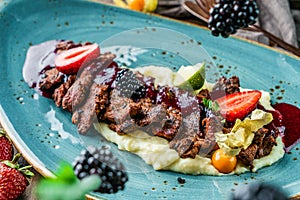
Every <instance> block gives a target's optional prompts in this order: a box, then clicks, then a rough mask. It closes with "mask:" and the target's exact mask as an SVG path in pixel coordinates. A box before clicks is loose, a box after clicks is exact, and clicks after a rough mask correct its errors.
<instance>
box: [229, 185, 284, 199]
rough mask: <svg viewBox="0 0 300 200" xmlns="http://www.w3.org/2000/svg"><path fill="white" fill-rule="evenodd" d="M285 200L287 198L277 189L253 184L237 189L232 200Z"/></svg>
mask: <svg viewBox="0 0 300 200" xmlns="http://www.w3.org/2000/svg"><path fill="white" fill-rule="evenodd" d="M250 199H251V200H287V199H288V198H287V196H286V195H285V194H284V192H282V191H281V190H280V189H279V188H277V187H275V186H272V185H269V184H265V183H253V184H249V185H244V186H241V187H239V188H237V190H236V192H235V193H234V194H233V197H232V200H250Z"/></svg>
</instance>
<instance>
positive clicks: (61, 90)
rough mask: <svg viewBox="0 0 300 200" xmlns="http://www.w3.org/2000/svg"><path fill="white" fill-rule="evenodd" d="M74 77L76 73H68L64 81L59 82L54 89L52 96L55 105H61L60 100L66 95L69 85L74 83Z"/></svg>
mask: <svg viewBox="0 0 300 200" xmlns="http://www.w3.org/2000/svg"><path fill="white" fill-rule="evenodd" d="M75 79H76V75H70V76H69V77H68V79H67V81H66V82H65V83H63V84H61V85H60V86H59V87H58V88H56V89H55V90H54V93H53V95H52V97H53V100H54V102H55V105H56V106H57V107H61V104H62V100H63V98H64V96H65V95H66V93H67V91H68V89H70V87H71V86H72V84H73V83H74V81H75Z"/></svg>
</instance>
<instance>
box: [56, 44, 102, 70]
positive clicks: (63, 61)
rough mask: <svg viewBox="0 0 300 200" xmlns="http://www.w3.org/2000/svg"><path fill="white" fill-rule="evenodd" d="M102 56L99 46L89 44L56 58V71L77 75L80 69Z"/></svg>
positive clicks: (63, 52) (65, 52)
mask: <svg viewBox="0 0 300 200" xmlns="http://www.w3.org/2000/svg"><path fill="white" fill-rule="evenodd" d="M99 55H100V48H99V46H98V44H89V45H85V46H81V47H76V48H72V49H69V50H66V51H62V52H61V53H60V54H59V55H58V56H57V57H56V58H55V66H56V69H57V70H58V71H60V72H62V73H64V74H76V73H77V72H78V70H79V69H80V67H82V66H83V65H84V64H86V63H88V62H89V61H91V60H93V59H95V58H97V57H98V56H99Z"/></svg>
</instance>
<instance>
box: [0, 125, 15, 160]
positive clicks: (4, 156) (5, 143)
mask: <svg viewBox="0 0 300 200" xmlns="http://www.w3.org/2000/svg"><path fill="white" fill-rule="evenodd" d="M12 157H13V145H12V143H11V142H10V140H9V139H8V138H7V137H6V134H5V131H4V130H3V129H1V128H0V161H1V160H11V159H12Z"/></svg>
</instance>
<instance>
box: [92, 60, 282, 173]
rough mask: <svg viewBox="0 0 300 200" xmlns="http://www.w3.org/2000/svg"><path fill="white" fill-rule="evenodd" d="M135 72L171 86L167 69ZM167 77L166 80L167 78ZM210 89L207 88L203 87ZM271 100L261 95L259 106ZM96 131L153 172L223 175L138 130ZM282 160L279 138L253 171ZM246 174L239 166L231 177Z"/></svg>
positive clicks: (101, 128)
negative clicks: (136, 157)
mask: <svg viewBox="0 0 300 200" xmlns="http://www.w3.org/2000/svg"><path fill="white" fill-rule="evenodd" d="M136 70H137V71H140V72H141V73H143V74H145V75H147V76H152V77H155V78H156V81H157V83H160V84H168V85H171V84H172V80H173V77H174V72H172V71H171V70H169V69H167V68H163V67H159V68H158V67H156V66H149V67H143V68H137V69H136ZM166 77H168V78H166ZM206 86H207V87H209V85H206ZM269 100H270V96H269V94H268V92H263V95H262V99H261V101H260V102H261V103H262V104H263V105H265V104H266V106H267V107H268V108H269V106H270V103H269V102H270V101H269ZM95 128H96V129H97V130H98V132H100V133H101V134H102V136H104V137H105V138H106V139H107V140H108V141H111V142H113V143H115V144H117V145H118V148H119V149H120V150H126V151H130V152H132V153H134V154H136V155H138V156H139V157H141V158H142V159H143V160H144V161H145V162H146V163H147V164H149V165H152V166H153V168H154V169H155V170H171V171H175V172H180V173H185V174H194V175H198V174H207V175H224V174H222V173H220V172H218V170H217V169H215V167H214V166H213V165H212V163H211V159H210V158H207V157H202V156H199V155H197V156H196V158H195V159H192V158H185V159H183V158H180V157H179V156H178V153H177V152H176V151H175V150H173V149H170V148H169V144H168V141H167V140H166V139H163V138H161V137H156V136H149V135H148V134H147V133H145V132H142V131H140V130H138V131H135V132H133V133H132V134H127V135H122V136H121V135H118V134H117V133H116V132H114V131H112V130H111V129H110V128H109V127H108V125H107V124H105V123H98V124H95ZM283 156H284V150H283V143H282V140H281V138H280V137H278V138H277V146H274V147H273V150H272V152H271V153H270V154H269V155H268V156H265V157H263V158H260V159H255V160H254V169H253V171H257V170H258V169H260V168H262V167H265V166H270V165H272V164H273V163H275V162H277V161H278V160H280V159H281V158H282V157H283ZM246 171H249V168H246V167H244V166H242V165H241V164H239V163H238V165H237V167H236V169H235V170H234V171H233V172H231V174H240V173H244V172H246Z"/></svg>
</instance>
